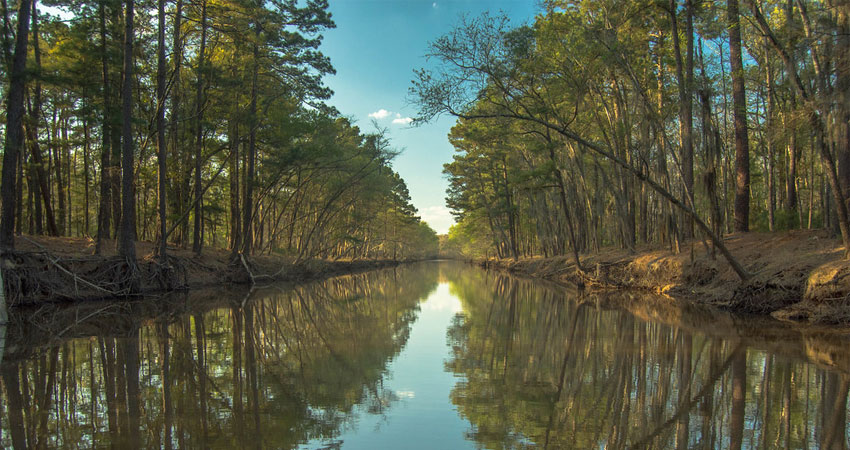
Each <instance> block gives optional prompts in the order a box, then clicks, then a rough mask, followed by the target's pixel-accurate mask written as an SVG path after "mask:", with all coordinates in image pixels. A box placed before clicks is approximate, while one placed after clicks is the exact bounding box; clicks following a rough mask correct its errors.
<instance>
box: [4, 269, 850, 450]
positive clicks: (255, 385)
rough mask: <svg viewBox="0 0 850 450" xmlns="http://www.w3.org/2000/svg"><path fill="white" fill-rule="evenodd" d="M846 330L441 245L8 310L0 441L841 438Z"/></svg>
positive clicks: (229, 444)
mask: <svg viewBox="0 0 850 450" xmlns="http://www.w3.org/2000/svg"><path fill="white" fill-rule="evenodd" d="M848 343H850V337H848V333H846V332H843V331H841V330H833V329H799V328H792V327H790V326H786V325H783V324H781V323H779V322H775V321H770V320H764V319H756V318H750V317H741V316H735V315H731V314H728V313H724V312H718V311H715V310H710V309H706V308H700V307H697V306H693V305H689V304H683V303H678V302H676V301H674V300H671V299H668V298H663V297H655V296H648V295H645V294H634V293H622V292H621V293H608V294H594V295H589V294H583V293H579V292H575V291H571V290H569V289H567V288H564V287H560V286H555V285H552V284H549V283H546V282H541V281H532V280H527V279H519V278H514V277H511V276H508V275H505V274H503V273H496V272H488V271H484V270H483V269H479V268H476V267H471V266H467V265H463V264H460V263H454V262H428V263H418V264H411V265H405V266H401V267H397V268H392V269H383V270H377V271H371V272H366V273H361V274H354V275H347V276H341V277H337V278H332V279H328V280H324V281H319V282H312V283H305V284H298V285H274V286H267V287H263V288H256V289H252V290H250V292H249V290H248V289H247V288H245V287H240V288H233V289H214V290H202V291H196V292H191V293H183V294H169V295H167V296H163V297H159V298H150V299H145V300H142V301H135V302H129V303H127V302H91V303H86V304H83V305H76V306H68V305H46V306H43V307H41V308H39V309H37V310H36V309H27V310H13V311H12V312H11V314H10V323H9V325H8V327H7V329H6V341H5V348H4V349H3V361H2V365H0V375H2V387H3V389H2V396H0V429H1V430H2V436H0V443H2V445H3V447H5V448H92V447H95V448H104V447H110V446H111V447H117V448H282V449H336V448H344V449H464V448H470V449H473V448H488V449H490V448H492V449H507V448H552V449H556V448H565V449H566V448H577V449H588V448H614V449H619V448H736V449H739V448H748V449H749V448H759V449H760V448H795V449H796V448H830V449H832V448H848V447H850V430H848V427H847V417H848V415H847V413H848V388H850V346H848Z"/></svg>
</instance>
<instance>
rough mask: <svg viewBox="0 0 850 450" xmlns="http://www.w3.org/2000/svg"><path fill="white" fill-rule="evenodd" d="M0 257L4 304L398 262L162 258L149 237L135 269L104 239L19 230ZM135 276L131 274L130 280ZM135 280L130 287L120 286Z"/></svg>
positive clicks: (187, 254)
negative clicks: (12, 248)
mask: <svg viewBox="0 0 850 450" xmlns="http://www.w3.org/2000/svg"><path fill="white" fill-rule="evenodd" d="M21 241H22V245H21V246H20V247H19V248H18V249H17V250H16V252H15V253H14V254H13V255H11V256H10V257H6V258H4V260H3V267H2V275H3V287H4V288H5V294H6V303H7V306H8V307H10V308H15V307H19V306H32V305H39V304H43V303H56V302H59V303H62V302H68V303H77V302H86V301H95V300H103V299H111V298H139V297H144V296H148V295H154V294H162V293H168V292H179V291H188V290H194V289H202V288H211V287H217V286H222V287H228V286H235V285H243V286H252V285H258V286H259V285H264V284H270V283H274V282H300V281H311V280H318V279H322V278H327V277H331V276H335V275H344V274H353V273H357V272H362V271H365V270H371V269H378V268H383V267H390V266H396V265H399V264H402V263H405V262H408V261H403V260H371V259H368V260H364V259H358V260H336V261H333V260H323V259H304V260H297V259H295V258H289V257H284V256H279V255H257V256H252V257H242V256H241V255H239V256H238V257H236V258H234V257H233V254H232V253H231V252H230V251H229V250H224V249H215V248H209V249H205V250H204V252H203V253H202V255H200V256H198V255H195V254H193V253H192V252H191V251H189V250H183V249H172V248H169V253H168V259H167V264H162V263H161V262H160V261H159V260H158V259H157V258H155V257H154V256H153V250H152V249H153V246H154V244H153V243H150V242H137V244H136V246H137V251H138V254H139V255H141V256H140V257H139V258H138V260H137V272H136V273H135V274H132V273H130V271H129V270H128V265H127V264H126V262H124V261H123V260H122V259H121V258H119V257H118V256H117V255H115V251H114V249H113V248H114V246H113V245H111V244H112V243H111V242H107V243H106V245H104V249H107V248H108V250H105V251H104V252H103V253H102V254H101V255H94V254H93V253H94V241H92V240H90V239H82V238H55V237H43V236H39V237H33V236H27V237H26V239H21ZM133 275H135V278H132V277H133ZM132 279H135V280H136V281H137V283H138V285H137V288H138V289H137V290H136V291H135V292H133V293H129V291H128V290H127V288H126V286H127V284H128V282H129V281H131V280H132Z"/></svg>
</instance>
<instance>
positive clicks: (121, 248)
mask: <svg viewBox="0 0 850 450" xmlns="http://www.w3.org/2000/svg"><path fill="white" fill-rule="evenodd" d="M133 2H134V0H126V6H125V8H126V17H125V19H124V81H123V83H122V86H121V97H122V111H121V116H122V119H123V123H122V135H123V136H122V144H123V146H122V155H121V157H122V160H121V173H122V180H121V202H122V211H121V230H120V234H119V236H118V254H119V255H120V256H122V257H124V258H125V259H126V260H127V263H128V264H129V265H130V266H131V267H134V266H135V264H136V244H135V242H134V238H135V233H134V232H133V231H134V228H135V224H136V221H135V216H136V202H135V196H134V192H133V181H134V180H133V151H134V148H135V145H134V143H135V141H134V140H133V120H132V119H133V46H134V43H133V33H134V29H133Z"/></svg>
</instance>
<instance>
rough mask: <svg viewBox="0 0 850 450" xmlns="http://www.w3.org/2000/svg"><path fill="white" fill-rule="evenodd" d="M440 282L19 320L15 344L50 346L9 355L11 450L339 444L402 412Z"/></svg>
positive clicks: (388, 281) (383, 274) (312, 287)
mask: <svg viewBox="0 0 850 450" xmlns="http://www.w3.org/2000/svg"><path fill="white" fill-rule="evenodd" d="M400 271H403V272H404V276H399V272H400ZM437 275H438V272H437V266H435V265H418V266H415V267H409V268H404V269H389V270H383V271H375V272H370V273H365V274H358V275H351V276H343V277H339V278H334V279H331V280H327V281H324V282H318V283H312V284H307V285H303V286H297V287H294V288H286V289H282V288H275V289H265V290H261V291H257V292H254V293H253V294H252V295H250V296H249V297H248V298H245V296H244V294H242V295H231V296H230V297H232V298H230V299H228V298H227V296H225V295H224V294H222V293H217V294H212V295H210V294H209V293H207V294H206V297H207V298H198V297H199V296H201V297H203V295H201V294H197V293H195V294H193V295H192V296H191V298H184V299H182V300H180V299H174V298H172V299H171V300H169V301H167V302H166V303H168V305H169V306H168V307H165V308H163V307H159V306H155V307H154V306H150V304H145V303H142V304H140V305H139V304H130V305H129V306H127V304H122V306H121V307H120V308H118V309H121V310H122V312H121V313H120V314H114V315H106V314H105V313H104V314H99V315H96V316H92V317H90V318H87V319H85V320H82V321H80V320H79V318H80V317H84V316H86V314H85V313H84V312H83V313H81V312H80V311H79V310H77V311H70V312H69V311H67V308H66V309H63V310H62V311H61V312H59V313H57V314H56V316H57V317H59V316H63V317H65V318H66V319H65V320H61V319H57V320H55V321H53V322H50V323H49V326H47V325H45V324H44V323H39V324H35V323H32V322H28V321H27V320H25V319H24V318H23V317H18V318H17V320H13V323H12V325H15V324H17V325H16V326H17V328H14V327H13V328H14V329H10V336H19V337H25V336H42V337H41V338H36V339H33V340H34V341H37V342H26V341H24V340H20V339H19V340H18V341H16V342H13V343H12V344H10V345H9V346H8V347H7V353H6V355H5V357H4V361H3V362H2V367H0V375H2V384H3V391H2V393H3V395H2V398H0V408H2V409H0V419H2V421H0V426H2V431H3V434H2V444H3V446H4V447H13V448H16V449H24V448H48V447H62V448H91V447H106V446H112V447H119V448H134V447H135V448H149V447H159V448H166V449H170V448H175V447H176V448H186V447H191V448H239V447H244V448H294V447H296V446H298V445H299V444H300V443H304V442H306V441H307V440H311V439H323V440H331V439H333V438H334V437H336V436H338V435H339V434H340V433H341V432H342V431H343V430H344V429H345V427H346V426H347V424H348V421H349V420H350V419H351V414H352V411H353V410H354V408H355V406H357V405H364V406H365V408H366V409H368V411H370V412H372V413H375V414H380V413H382V412H384V411H385V410H386V409H387V408H388V407H390V405H392V403H393V402H394V401H395V398H394V394H393V393H392V392H391V391H390V390H388V389H384V388H383V383H382V378H383V376H384V375H385V372H386V369H387V364H388V363H389V361H390V360H392V358H394V357H395V356H396V355H397V354H398V353H399V351H401V349H402V348H403V347H404V345H405V343H406V341H407V338H408V336H409V333H410V328H411V325H412V324H413V322H414V321H415V320H416V317H417V313H418V310H419V308H418V305H419V302H420V301H421V300H422V299H423V298H425V297H426V296H427V295H428V293H429V292H431V291H433V289H434V288H435V287H436V285H437ZM216 297H218V298H216ZM222 297H225V298H222ZM210 298H212V300H210ZM211 301H212V303H213V304H216V306H215V307H212V308H211V307H210V306H209V305H210V302H211ZM162 303H163V302H159V303H158V304H157V305H161V304H162ZM88 308H91V306H88ZM98 308H100V309H102V306H98ZM127 308H129V310H127ZM72 334H77V335H78V337H76V338H70V337H67V336H69V335H72ZM50 335H59V336H56V337H52V338H51V337H50ZM63 336H65V337H63ZM89 336H91V337H89ZM22 339H26V338H22Z"/></svg>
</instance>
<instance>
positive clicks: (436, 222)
mask: <svg viewBox="0 0 850 450" xmlns="http://www.w3.org/2000/svg"><path fill="white" fill-rule="evenodd" d="M419 215H420V216H421V217H422V220H424V221H425V222H428V225H430V226H431V228H433V229H434V231H436V232H437V233H438V234H446V233H448V232H449V227H451V226H452V225H453V224H454V223H455V220H454V217H452V213H451V212H450V211H449V208H446V206H445V205H438V206H426V207H424V208H421V209H420V210H419Z"/></svg>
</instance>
